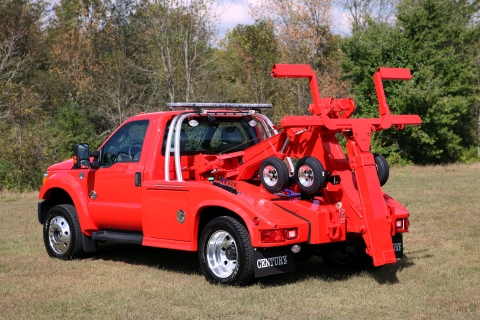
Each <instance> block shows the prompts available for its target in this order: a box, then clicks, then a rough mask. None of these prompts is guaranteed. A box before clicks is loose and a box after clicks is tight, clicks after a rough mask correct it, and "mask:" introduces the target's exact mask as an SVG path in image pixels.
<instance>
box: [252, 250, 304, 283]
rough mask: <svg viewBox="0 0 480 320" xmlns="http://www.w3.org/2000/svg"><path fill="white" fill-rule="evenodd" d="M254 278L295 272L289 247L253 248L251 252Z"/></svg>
mask: <svg viewBox="0 0 480 320" xmlns="http://www.w3.org/2000/svg"><path fill="white" fill-rule="evenodd" d="M253 258H254V268H255V278H259V277H264V276H269V275H272V274H278V273H285V272H291V271H294V270H295V260H294V259H293V252H292V251H291V250H290V247H277V248H255V251H254V252H253Z"/></svg>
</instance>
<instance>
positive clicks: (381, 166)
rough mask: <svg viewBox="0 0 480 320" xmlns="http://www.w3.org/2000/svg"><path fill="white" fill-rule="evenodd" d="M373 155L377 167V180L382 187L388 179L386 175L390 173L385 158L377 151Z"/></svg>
mask: <svg viewBox="0 0 480 320" xmlns="http://www.w3.org/2000/svg"><path fill="white" fill-rule="evenodd" d="M373 157H374V159H375V166H376V167H377V175H378V181H379V182H380V186H382V187H383V185H384V184H385V183H387V181H388V176H389V175H390V168H389V167H388V162H387V159H385V157H384V156H382V155H381V154H378V153H374V154H373Z"/></svg>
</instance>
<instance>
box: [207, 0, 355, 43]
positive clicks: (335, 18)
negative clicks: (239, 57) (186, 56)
mask: <svg viewBox="0 0 480 320" xmlns="http://www.w3.org/2000/svg"><path fill="white" fill-rule="evenodd" d="M260 1H261V0H230V1H228V0H227V1H225V0H217V5H218V7H219V12H220V21H219V25H218V29H219V37H220V38H223V37H224V36H225V32H226V31H227V30H228V29H229V30H232V29H233V28H235V27H236V26H237V25H238V24H253V23H254V22H255V21H254V20H253V18H252V17H251V16H250V14H249V13H248V12H249V7H248V6H249V5H250V4H253V5H255V4H257V3H258V2H260ZM331 13H332V26H331V31H332V33H334V34H340V35H342V36H346V35H349V34H350V33H351V28H350V22H349V21H348V18H347V17H348V14H347V12H346V11H344V10H342V9H340V8H338V7H336V6H333V5H332V8H331Z"/></svg>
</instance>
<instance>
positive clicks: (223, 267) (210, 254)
mask: <svg viewBox="0 0 480 320" xmlns="http://www.w3.org/2000/svg"><path fill="white" fill-rule="evenodd" d="M237 256H238V252H237V244H236V243H235V240H233V237H232V236H231V235H230V234H229V233H228V232H226V231H223V230H219V231H217V232H215V233H214V234H212V235H211V236H210V239H209V240H208V243H207V262H208V267H209V268H210V270H211V271H212V272H213V274H215V275H216V276H217V277H219V278H222V279H224V278H228V277H229V276H231V275H232V274H233V272H234V271H235V269H236V268H237Z"/></svg>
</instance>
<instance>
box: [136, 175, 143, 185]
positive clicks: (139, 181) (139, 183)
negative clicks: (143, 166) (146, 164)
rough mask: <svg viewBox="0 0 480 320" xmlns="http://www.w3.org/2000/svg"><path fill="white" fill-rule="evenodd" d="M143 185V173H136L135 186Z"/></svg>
mask: <svg viewBox="0 0 480 320" xmlns="http://www.w3.org/2000/svg"><path fill="white" fill-rule="evenodd" d="M141 185H142V173H141V172H135V186H136V187H140V186H141Z"/></svg>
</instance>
